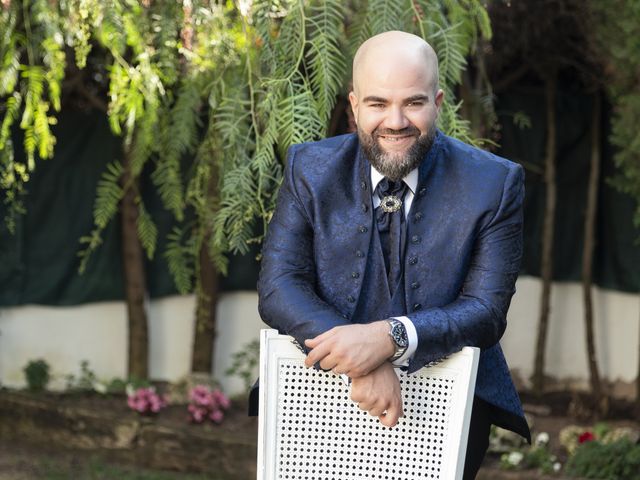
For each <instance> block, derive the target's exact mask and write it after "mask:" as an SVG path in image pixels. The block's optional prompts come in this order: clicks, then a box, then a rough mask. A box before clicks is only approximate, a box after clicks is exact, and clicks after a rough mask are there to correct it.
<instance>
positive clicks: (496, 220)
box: [408, 165, 524, 372]
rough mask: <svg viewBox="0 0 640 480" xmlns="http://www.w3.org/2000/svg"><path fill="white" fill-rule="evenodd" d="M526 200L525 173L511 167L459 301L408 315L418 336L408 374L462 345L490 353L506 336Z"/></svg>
mask: <svg viewBox="0 0 640 480" xmlns="http://www.w3.org/2000/svg"><path fill="white" fill-rule="evenodd" d="M523 199H524V173H523V169H522V167H521V166H520V165H513V166H511V167H510V168H509V169H508V172H507V175H506V178H505V182H504V186H503V192H502V196H501V199H500V202H499V205H498V206H497V207H496V210H495V214H494V216H493V218H492V219H491V220H490V221H489V222H488V223H486V224H485V225H484V227H482V228H481V230H480V232H479V234H478V237H477V239H476V243H475V245H474V248H473V252H472V255H471V262H470V266H469V271H468V273H467V276H466V278H465V280H464V283H463V286H462V289H461V291H460V293H459V295H458V297H457V298H456V299H455V300H454V301H453V302H452V303H450V304H448V305H445V306H442V307H436V308H428V309H425V310H421V311H418V312H415V313H412V314H410V315H408V317H409V318H410V319H411V320H412V321H413V323H414V325H415V327H416V330H417V332H418V348H417V350H416V353H415V355H414V356H413V358H412V359H411V362H410V363H409V371H411V372H413V371H416V370H418V369H420V368H421V367H423V366H424V365H426V364H428V363H429V362H433V361H436V360H438V359H440V358H442V357H444V356H446V355H449V354H451V353H453V352H457V351H459V350H460V349H462V347H464V346H476V347H480V348H482V349H486V348H489V347H491V346H493V345H495V344H496V343H497V342H498V341H499V340H500V337H502V334H503V333H504V330H505V328H506V315H507V310H508V308H509V303H510V302H511V297H512V296H513V294H514V292H515V282H516V278H517V276H518V271H519V269H520V260H521V257H522V203H523Z"/></svg>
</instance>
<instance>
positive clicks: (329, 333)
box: [304, 327, 335, 348]
mask: <svg viewBox="0 0 640 480" xmlns="http://www.w3.org/2000/svg"><path fill="white" fill-rule="evenodd" d="M334 330H335V327H334V328H332V329H330V330H327V331H326V332H324V333H321V334H320V335H316V336H315V337H313V338H308V339H306V340H305V341H304V344H305V345H306V346H307V347H310V348H314V347H315V346H317V345H318V344H319V343H320V342H323V341H324V340H326V339H327V338H329V337H332V336H333V335H334V334H335V331H334Z"/></svg>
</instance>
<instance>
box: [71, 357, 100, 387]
mask: <svg viewBox="0 0 640 480" xmlns="http://www.w3.org/2000/svg"><path fill="white" fill-rule="evenodd" d="M65 378H66V381H67V390H81V391H91V390H95V385H96V383H97V378H96V374H95V372H94V371H93V370H92V369H91V368H90V367H89V362H88V361H87V360H82V361H81V362H80V375H79V376H77V377H76V376H75V375H73V374H69V375H67V376H66V377H65Z"/></svg>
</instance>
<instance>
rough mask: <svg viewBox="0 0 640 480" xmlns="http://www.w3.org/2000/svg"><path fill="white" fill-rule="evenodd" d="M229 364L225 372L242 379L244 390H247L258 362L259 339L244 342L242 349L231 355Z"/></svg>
mask: <svg viewBox="0 0 640 480" xmlns="http://www.w3.org/2000/svg"><path fill="white" fill-rule="evenodd" d="M231 358H232V362H231V366H230V367H229V368H228V369H227V370H226V371H225V374H227V375H230V376H233V375H235V376H237V377H240V378H241V379H242V382H243V383H244V388H245V390H247V391H249V389H250V388H251V385H253V382H254V381H255V368H256V366H257V365H258V363H259V362H260V341H259V340H252V341H251V342H249V343H247V344H245V345H244V346H243V347H242V350H240V351H239V352H236V353H234V354H233V355H232V357H231Z"/></svg>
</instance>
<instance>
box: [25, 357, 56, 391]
mask: <svg viewBox="0 0 640 480" xmlns="http://www.w3.org/2000/svg"><path fill="white" fill-rule="evenodd" d="M22 371H23V372H24V376H25V378H26V380H27V388H28V389H29V390H31V391H33V392H40V391H42V390H44V389H45V388H47V384H48V383H49V379H50V376H49V364H48V363H47V362H46V361H44V360H42V359H39V360H31V361H30V362H29V363H27V366H26V367H24V369H23V370H22Z"/></svg>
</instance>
